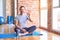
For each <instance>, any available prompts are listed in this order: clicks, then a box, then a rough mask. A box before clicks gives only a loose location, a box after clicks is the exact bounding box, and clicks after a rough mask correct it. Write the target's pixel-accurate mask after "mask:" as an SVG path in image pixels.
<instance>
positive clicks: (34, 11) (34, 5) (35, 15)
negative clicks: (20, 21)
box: [6, 0, 39, 27]
mask: <svg viewBox="0 0 60 40" xmlns="http://www.w3.org/2000/svg"><path fill="white" fill-rule="evenodd" d="M22 5H23V6H25V8H26V10H29V11H30V17H31V19H32V21H33V22H34V24H35V25H36V26H37V27H38V26H39V0H18V12H19V7H20V6H22ZM11 8H12V6H11V0H6V18H7V16H8V15H11V13H12V12H11ZM27 25H29V26H31V25H32V23H30V22H29V21H28V22H27Z"/></svg>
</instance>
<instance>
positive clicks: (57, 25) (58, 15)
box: [52, 0, 60, 31]
mask: <svg viewBox="0 0 60 40" xmlns="http://www.w3.org/2000/svg"><path fill="white" fill-rule="evenodd" d="M57 6H59V0H53V8H52V29H53V30H55V31H60V8H59V7H57ZM54 7H56V8H54Z"/></svg>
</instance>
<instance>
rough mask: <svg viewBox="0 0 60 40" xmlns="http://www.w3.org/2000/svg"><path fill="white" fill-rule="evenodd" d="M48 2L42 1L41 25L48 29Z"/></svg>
mask: <svg viewBox="0 0 60 40" xmlns="http://www.w3.org/2000/svg"><path fill="white" fill-rule="evenodd" d="M47 8H48V6H47V0H40V9H41V10H40V19H41V21H40V25H41V27H44V28H47V14H48V9H47Z"/></svg>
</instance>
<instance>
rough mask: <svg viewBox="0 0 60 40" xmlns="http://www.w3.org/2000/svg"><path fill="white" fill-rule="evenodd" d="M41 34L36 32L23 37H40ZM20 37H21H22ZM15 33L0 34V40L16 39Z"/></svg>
mask: <svg viewBox="0 0 60 40" xmlns="http://www.w3.org/2000/svg"><path fill="white" fill-rule="evenodd" d="M40 35H42V34H40V33H38V32H36V31H35V32H33V33H32V35H31V34H26V35H23V36H40ZM23 36H21V37H23ZM16 37H17V36H16V33H8V34H0V38H16Z"/></svg>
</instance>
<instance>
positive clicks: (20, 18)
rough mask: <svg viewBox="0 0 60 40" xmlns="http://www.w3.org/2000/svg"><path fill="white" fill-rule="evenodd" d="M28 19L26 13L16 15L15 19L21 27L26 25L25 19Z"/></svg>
mask: <svg viewBox="0 0 60 40" xmlns="http://www.w3.org/2000/svg"><path fill="white" fill-rule="evenodd" d="M27 19H28V16H27V14H26V13H24V14H23V15H17V16H16V18H15V20H18V22H19V25H20V26H21V27H22V28H25V27H27V26H26V21H27Z"/></svg>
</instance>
